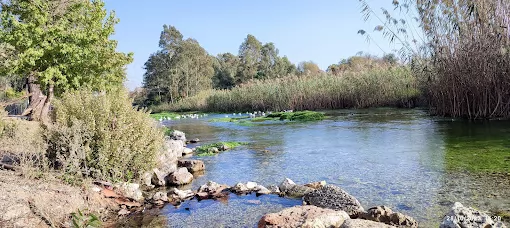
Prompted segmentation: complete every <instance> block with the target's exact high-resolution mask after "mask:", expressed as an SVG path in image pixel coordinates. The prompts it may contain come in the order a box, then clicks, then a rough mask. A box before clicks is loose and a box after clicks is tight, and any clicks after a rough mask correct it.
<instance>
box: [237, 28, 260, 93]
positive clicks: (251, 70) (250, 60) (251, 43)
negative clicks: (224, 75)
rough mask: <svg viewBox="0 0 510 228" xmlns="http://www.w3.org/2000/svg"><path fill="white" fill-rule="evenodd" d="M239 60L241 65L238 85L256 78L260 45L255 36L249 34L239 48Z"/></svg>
mask: <svg viewBox="0 0 510 228" xmlns="http://www.w3.org/2000/svg"><path fill="white" fill-rule="evenodd" d="M239 58H240V59H241V65H240V68H239V77H238V83H243V82H245V81H247V80H249V79H254V78H255V77H256V76H257V73H258V68H259V67H258V66H259V62H260V60H261V58H262V43H261V42H260V41H258V40H257V38H255V36H253V35H251V34H249V35H248V36H247V37H246V39H244V42H243V43H242V44H241V46H240V47H239Z"/></svg>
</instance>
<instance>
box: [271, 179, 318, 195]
mask: <svg viewBox="0 0 510 228" xmlns="http://www.w3.org/2000/svg"><path fill="white" fill-rule="evenodd" d="M279 189H280V191H281V193H283V194H285V196H288V197H292V198H301V197H303V196H304V195H306V194H308V193H310V192H312V191H313V190H314V189H313V188H310V187H306V186H303V185H298V184H296V183H294V181H292V180H291V179H289V178H285V180H283V182H282V183H281V184H280V186H279Z"/></svg>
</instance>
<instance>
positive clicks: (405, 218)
mask: <svg viewBox="0 0 510 228" xmlns="http://www.w3.org/2000/svg"><path fill="white" fill-rule="evenodd" d="M389 224H390V225H395V226H398V227H413V228H415V227H416V228H417V227H418V222H416V220H414V218H412V217H411V216H409V215H404V214H402V213H400V212H396V213H393V214H391V215H390V223H389Z"/></svg>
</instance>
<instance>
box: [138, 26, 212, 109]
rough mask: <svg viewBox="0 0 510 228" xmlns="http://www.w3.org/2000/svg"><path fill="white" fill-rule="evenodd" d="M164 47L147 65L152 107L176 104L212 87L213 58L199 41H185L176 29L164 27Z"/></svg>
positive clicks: (161, 38)
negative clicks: (184, 98)
mask: <svg viewBox="0 0 510 228" xmlns="http://www.w3.org/2000/svg"><path fill="white" fill-rule="evenodd" d="M160 48H161V50H159V51H158V52H156V53H154V54H152V55H151V56H150V57H149V59H148V60H147V62H146V63H145V69H146V73H145V75H144V88H145V89H146V90H147V99H148V102H147V103H148V104H149V105H158V104H161V103H166V102H170V103H172V102H175V101H177V100H179V99H181V98H183V97H188V96H194V95H196V94H198V93H199V92H200V91H202V90H207V89H210V88H211V87H212V77H213V75H214V68H213V57H211V56H209V54H208V53H207V52H206V51H205V49H203V48H202V47H201V46H200V44H199V43H198V42H197V41H196V40H194V39H186V40H183V39H182V34H181V33H180V32H179V31H178V30H177V29H176V28H175V27H173V26H167V25H164V26H163V31H162V32H161V37H160Z"/></svg>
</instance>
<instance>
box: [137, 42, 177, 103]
mask: <svg viewBox="0 0 510 228" xmlns="http://www.w3.org/2000/svg"><path fill="white" fill-rule="evenodd" d="M171 64H172V63H171V57H170V55H169V54H168V53H165V52H164V51H158V52H156V53H153V54H151V56H150V57H149V59H148V60H147V62H145V67H144V68H145V74H144V79H143V87H144V88H145V89H146V90H147V99H148V101H149V103H150V104H157V103H160V102H173V101H174V99H175V98H176V97H178V96H179V91H178V89H177V88H178V84H179V80H178V79H177V78H176V77H173V76H172V71H171V67H172V66H171Z"/></svg>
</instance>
